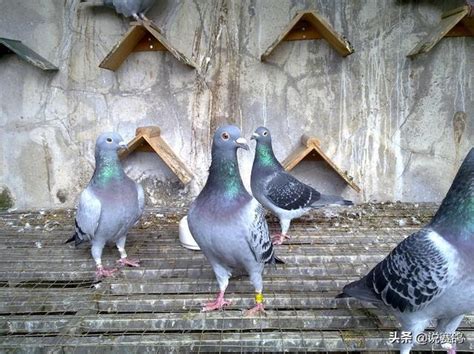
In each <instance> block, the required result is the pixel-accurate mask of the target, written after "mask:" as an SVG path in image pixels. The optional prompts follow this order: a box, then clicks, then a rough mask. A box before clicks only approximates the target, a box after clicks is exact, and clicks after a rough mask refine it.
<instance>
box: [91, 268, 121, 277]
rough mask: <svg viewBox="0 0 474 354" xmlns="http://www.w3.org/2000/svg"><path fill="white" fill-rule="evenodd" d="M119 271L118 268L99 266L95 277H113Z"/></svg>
mask: <svg viewBox="0 0 474 354" xmlns="http://www.w3.org/2000/svg"><path fill="white" fill-rule="evenodd" d="M117 271H118V269H117V268H104V267H97V270H96V271H95V277H96V278H97V279H98V280H100V279H103V278H107V277H111V276H113V275H114V274H115V273H116V272H117Z"/></svg>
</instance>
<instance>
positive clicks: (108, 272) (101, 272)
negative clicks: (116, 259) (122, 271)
mask: <svg viewBox="0 0 474 354" xmlns="http://www.w3.org/2000/svg"><path fill="white" fill-rule="evenodd" d="M103 249H104V243H102V242H94V243H93V244H92V248H91V252H92V257H93V258H94V261H95V264H96V268H97V269H96V271H95V276H96V278H97V279H102V278H106V277H110V276H112V275H113V274H114V273H115V272H116V271H117V269H116V268H104V267H103V266H102V259H101V258H102V250H103Z"/></svg>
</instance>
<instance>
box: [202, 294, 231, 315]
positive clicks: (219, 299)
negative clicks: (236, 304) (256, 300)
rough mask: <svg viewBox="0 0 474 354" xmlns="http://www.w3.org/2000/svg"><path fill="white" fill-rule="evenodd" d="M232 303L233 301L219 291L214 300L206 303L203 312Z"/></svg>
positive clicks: (218, 308)
mask: <svg viewBox="0 0 474 354" xmlns="http://www.w3.org/2000/svg"><path fill="white" fill-rule="evenodd" d="M230 304H231V301H229V300H226V299H224V293H223V292H222V293H219V294H218V295H217V297H216V299H215V300H214V301H211V302H208V303H207V304H205V305H204V307H203V308H202V310H201V312H210V311H215V310H220V309H222V308H224V307H225V306H228V305H230Z"/></svg>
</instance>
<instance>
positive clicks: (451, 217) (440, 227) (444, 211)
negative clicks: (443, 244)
mask: <svg viewBox="0 0 474 354" xmlns="http://www.w3.org/2000/svg"><path fill="white" fill-rule="evenodd" d="M458 203H459V204H457V203H456V205H453V204H451V203H444V202H443V204H441V207H440V208H439V210H438V212H437V213H436V215H435V216H434V218H433V221H432V222H431V228H432V229H434V230H435V231H436V232H438V233H439V234H440V235H442V236H443V237H445V238H446V239H448V240H449V239H451V240H455V241H459V242H474V196H469V197H467V198H463V200H458ZM448 208H449V209H451V210H448Z"/></svg>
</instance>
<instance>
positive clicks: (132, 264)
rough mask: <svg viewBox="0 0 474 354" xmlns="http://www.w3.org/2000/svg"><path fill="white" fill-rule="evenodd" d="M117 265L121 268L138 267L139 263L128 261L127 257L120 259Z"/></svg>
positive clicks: (133, 260)
mask: <svg viewBox="0 0 474 354" xmlns="http://www.w3.org/2000/svg"><path fill="white" fill-rule="evenodd" d="M117 263H118V264H119V265H121V266H122V267H124V266H129V267H140V261H139V260H138V259H130V258H128V257H125V258H120V259H119V260H118V261H117Z"/></svg>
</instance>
